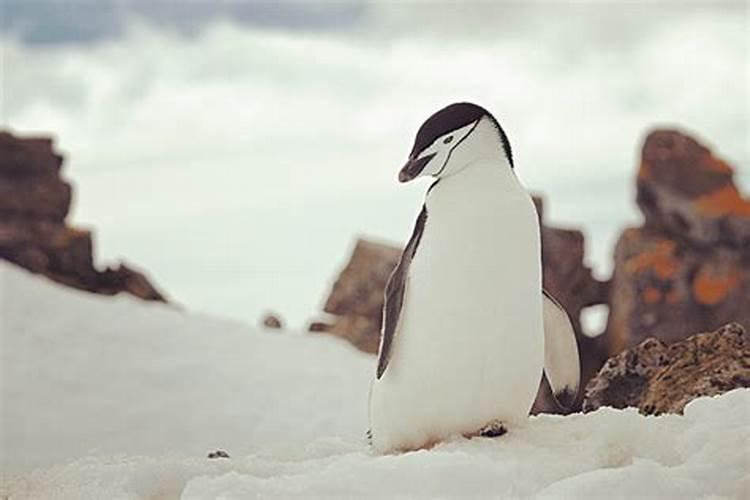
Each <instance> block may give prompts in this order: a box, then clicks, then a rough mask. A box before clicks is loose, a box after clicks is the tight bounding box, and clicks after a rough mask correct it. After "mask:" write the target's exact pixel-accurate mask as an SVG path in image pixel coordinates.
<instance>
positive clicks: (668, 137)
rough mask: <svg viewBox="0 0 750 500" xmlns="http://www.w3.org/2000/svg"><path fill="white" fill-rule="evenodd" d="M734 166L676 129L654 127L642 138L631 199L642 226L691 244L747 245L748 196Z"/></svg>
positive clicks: (749, 237)
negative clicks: (738, 184)
mask: <svg viewBox="0 0 750 500" xmlns="http://www.w3.org/2000/svg"><path fill="white" fill-rule="evenodd" d="M733 176H734V169H733V168H732V167H731V166H730V165H729V164H727V163H726V162H725V161H724V160H722V159H721V158H718V157H716V156H714V155H713V154H712V153H711V151H710V150H709V149H708V148H707V147H705V146H703V145H702V144H700V143H698V142H697V141H696V140H695V139H693V138H692V137H689V136H687V135H685V134H683V133H681V132H678V131H676V130H655V131H653V132H651V133H650V134H648V136H647V137H646V140H645V142H644V144H643V151H642V154H641V165H640V168H639V170H638V179H637V198H636V201H637V203H638V206H639V207H640V209H641V211H642V212H643V215H644V216H645V218H646V227H647V228H653V229H657V230H658V231H659V232H664V233H668V234H671V235H673V236H674V237H675V238H683V239H687V240H689V241H690V242H691V243H692V244H694V245H697V246H710V245H715V244H723V245H728V246H731V247H734V248H747V247H748V245H750V200H746V199H743V198H742V196H741V195H740V193H739V191H738V190H737V187H736V186H735V185H734V182H733V180H732V179H733Z"/></svg>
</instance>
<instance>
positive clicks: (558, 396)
mask: <svg viewBox="0 0 750 500" xmlns="http://www.w3.org/2000/svg"><path fill="white" fill-rule="evenodd" d="M542 294H543V296H544V298H543V302H544V304H543V306H542V308H543V314H544V373H545V375H546V377H547V381H548V382H549V385H550V387H551V388H552V393H553V394H554V396H555V400H556V401H557V403H558V404H559V405H560V406H561V407H563V408H566V409H570V408H571V407H572V405H573V401H575V399H576V396H577V395H578V384H579V381H580V376H581V368H580V364H579V358H578V343H577V342H576V335H575V331H574V330H573V325H572V324H571V322H570V318H569V317H568V313H567V312H565V309H564V308H563V307H562V306H561V305H560V303H559V302H557V301H556V300H555V298H554V297H552V295H550V294H549V292H547V290H544V289H543V290H542Z"/></svg>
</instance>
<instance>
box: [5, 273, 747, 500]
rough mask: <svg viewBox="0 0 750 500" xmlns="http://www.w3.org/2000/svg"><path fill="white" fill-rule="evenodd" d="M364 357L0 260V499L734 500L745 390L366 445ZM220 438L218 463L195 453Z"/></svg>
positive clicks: (743, 471) (331, 342) (743, 492)
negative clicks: (224, 455) (396, 451)
mask: <svg viewBox="0 0 750 500" xmlns="http://www.w3.org/2000/svg"><path fill="white" fill-rule="evenodd" d="M373 361H374V360H373V359H372V358H371V357H369V356H367V355H364V354H361V353H359V352H357V351H356V350H354V349H353V348H351V347H349V346H348V345H347V344H345V343H343V342H341V341H339V340H337V339H335V338H331V337H328V336H320V337H317V336H314V335H299V334H294V333H289V332H282V333H279V332H277V331H258V330H254V329H252V328H248V327H246V326H242V325H240V324H236V323H231V322H227V321H222V320H216V319H212V318H207V317H200V316H193V315H190V314H187V313H185V312H184V311H180V310H178V309H175V308H171V307H169V306H165V305H159V304H146V303H143V302H139V301H137V300H135V299H132V298H129V297H116V298H114V299H113V298H109V297H99V296H93V295H89V294H86V293H82V292H77V291H71V290H68V289H64V288H62V287H60V286H58V285H55V284H52V283H50V282H47V281H46V280H44V279H42V278H39V277H36V276H31V275H29V274H28V273H26V272H24V271H21V270H18V269H16V268H13V267H10V266H9V265H8V264H6V263H4V262H0V370H2V372H1V374H2V377H1V378H0V396H1V401H2V407H1V409H0V411H1V416H2V421H1V427H0V431H1V432H0V449H1V450H2V451H1V452H0V455H1V457H0V459H1V460H2V462H1V464H2V470H3V475H4V477H3V481H2V484H1V485H0V497H2V496H4V495H7V496H12V497H13V498H40V497H42V498H178V497H182V498H216V497H222V498H247V497H255V496H261V497H268V496H284V497H289V496H301V497H302V496H303V497H330V496H347V497H352V496H363V495H371V496H392V495H401V496H408V497H427V496H442V497H465V496H493V497H498V496H499V497H514V498H524V497H540V498H602V497H607V498H634V497H638V498H685V497H691V498H702V497H703V498H708V497H710V498H740V497H743V496H747V495H748V492H749V491H750V475H748V472H747V471H748V470H750V455H749V453H748V450H749V449H750V390H736V391H733V392H731V393H728V394H725V395H724V396H721V397H718V398H701V399H699V400H696V401H694V402H692V403H691V404H689V405H688V407H687V408H686V410H685V415H684V416H678V415H668V416H662V417H643V416H641V415H639V414H638V413H637V412H636V411H635V410H627V411H619V410H612V409H606V408H605V409H601V410H599V411H597V412H594V413H590V414H586V415H573V416H568V417H561V416H540V417H534V418H531V419H530V420H529V422H528V424H527V425H526V426H524V427H523V428H520V429H514V430H513V431H511V432H510V433H509V434H508V435H506V436H503V437H501V438H499V439H472V440H465V439H456V440H454V441H452V442H448V443H444V444H442V445H439V446H437V447H436V448H434V449H432V450H429V451H419V452H414V453H408V454H403V455H393V456H376V455H374V454H372V453H371V452H370V450H369V449H368V448H367V445H366V443H365V441H364V439H363V436H364V431H365V429H366V427H367V391H368V385H369V379H370V377H371V374H372V370H373V369H374V366H373ZM217 448H220V449H225V450H227V451H228V452H229V453H230V454H231V455H232V458H231V459H224V460H208V459H207V458H205V457H206V454H207V452H208V451H211V450H214V449H217Z"/></svg>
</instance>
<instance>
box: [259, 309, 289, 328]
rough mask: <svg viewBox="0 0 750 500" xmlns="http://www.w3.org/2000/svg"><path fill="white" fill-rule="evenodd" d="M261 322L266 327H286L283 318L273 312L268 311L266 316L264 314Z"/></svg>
mask: <svg viewBox="0 0 750 500" xmlns="http://www.w3.org/2000/svg"><path fill="white" fill-rule="evenodd" d="M260 324H261V325H262V326H263V327H264V328H268V329H271V330H279V329H281V328H283V327H284V322H283V321H281V318H280V317H279V316H278V315H276V314H273V313H267V314H266V315H265V316H263V319H262V321H261V323H260Z"/></svg>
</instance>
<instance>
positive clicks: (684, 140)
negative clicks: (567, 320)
mask: <svg viewBox="0 0 750 500" xmlns="http://www.w3.org/2000/svg"><path fill="white" fill-rule="evenodd" d="M733 175H734V171H733V169H732V167H731V166H730V165H729V164H728V163H727V162H726V161H724V160H722V159H720V158H717V157H716V156H714V155H713V154H712V153H711V151H710V150H709V149H708V148H706V147H705V146H703V145H701V144H700V143H699V142H698V141H696V140H695V139H693V138H691V137H689V136H687V135H685V134H683V133H681V132H678V131H674V130H656V131H653V132H651V133H650V134H648V136H647V137H646V140H645V142H644V144H643V151H642V154H641V162H640V166H639V169H638V175H637V176H636V184H637V193H638V194H637V200H636V201H637V203H638V206H639V208H640V209H641V211H642V212H643V215H644V217H645V224H644V226H643V227H641V228H632V229H627V230H626V231H625V232H624V233H623V234H622V236H621V237H620V240H619V242H618V243H617V247H616V249H615V265H614V273H613V278H612V284H611V288H610V290H611V291H610V316H609V320H608V324H607V332H608V336H607V341H608V351H609V353H610V354H611V355H614V354H617V353H618V352H620V351H621V350H623V349H626V348H629V347H632V346H634V345H636V344H637V343H639V342H641V341H642V340H643V339H645V338H648V337H652V336H653V337H656V338H658V339H660V340H662V341H664V342H667V343H671V342H676V341H678V340H681V339H682V338H683V337H684V336H685V334H686V331H690V330H693V331H695V330H711V329H714V328H717V327H718V326H720V325H721V324H724V323H727V322H729V321H740V322H745V323H747V324H750V200H745V199H743V198H742V196H741V195H740V193H739V191H738V190H737V188H736V187H735V185H734V183H733V180H732V177H733Z"/></svg>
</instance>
